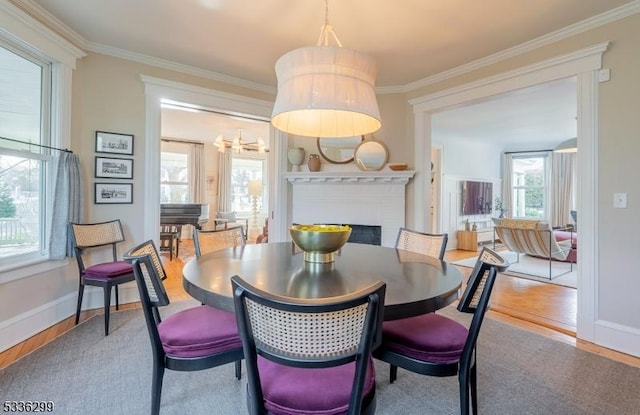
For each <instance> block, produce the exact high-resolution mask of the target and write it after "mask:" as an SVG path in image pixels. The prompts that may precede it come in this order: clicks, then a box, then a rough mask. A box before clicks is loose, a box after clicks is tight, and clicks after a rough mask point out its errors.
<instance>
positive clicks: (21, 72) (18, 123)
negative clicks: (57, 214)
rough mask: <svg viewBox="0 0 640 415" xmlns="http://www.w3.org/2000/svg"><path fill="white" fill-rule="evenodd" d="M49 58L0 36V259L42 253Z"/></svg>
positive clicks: (18, 259) (47, 173) (47, 168)
mask: <svg viewBox="0 0 640 415" xmlns="http://www.w3.org/2000/svg"><path fill="white" fill-rule="evenodd" d="M51 72H52V71H51V63H50V62H46V61H44V60H43V59H42V58H40V57H38V56H35V55H33V54H32V53H30V52H29V51H28V50H26V49H23V48H21V47H20V45H16V44H11V43H9V42H8V41H0V137H3V139H0V260H2V261H3V262H5V263H8V262H22V261H29V260H31V259H33V258H38V257H40V258H42V257H46V255H47V229H48V226H47V224H48V221H47V209H46V207H47V205H48V203H47V183H48V178H49V176H50V174H51V171H50V170H51V168H52V167H51V164H52V163H50V162H49V159H50V156H49V150H47V149H46V148H43V147H40V145H45V146H50V145H51V144H52V143H51V128H50V120H51V102H52V94H51V83H52V77H51Z"/></svg>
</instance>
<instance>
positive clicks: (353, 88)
mask: <svg viewBox="0 0 640 415" xmlns="http://www.w3.org/2000/svg"><path fill="white" fill-rule="evenodd" d="M275 69H276V76H277V78H278V95H277V97H276V102H275V105H274V107H273V114H272V117H271V124H272V125H273V126H274V127H275V128H277V129H278V130H281V131H284V132H287V133H290V134H296V135H301V136H307V137H353V136H360V135H364V134H370V133H373V132H375V131H377V130H378V129H380V126H381V125H382V123H381V122H380V110H379V109H378V102H377V101H376V94H375V89H374V88H375V78H376V65H375V62H374V61H373V60H372V59H371V58H370V57H368V56H367V55H365V54H362V53H360V52H357V51H354V50H350V49H345V48H340V47H334V46H309V47H303V48H300V49H295V50H292V51H291V52H288V53H286V54H284V55H282V56H281V57H280V59H278V61H277V62H276V66H275Z"/></svg>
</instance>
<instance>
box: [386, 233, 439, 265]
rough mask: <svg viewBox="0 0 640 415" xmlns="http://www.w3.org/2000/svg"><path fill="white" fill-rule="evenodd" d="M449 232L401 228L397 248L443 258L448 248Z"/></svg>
mask: <svg viewBox="0 0 640 415" xmlns="http://www.w3.org/2000/svg"><path fill="white" fill-rule="evenodd" d="M448 239H449V236H448V234H446V233H442V234H431V233H423V232H418V231H413V230H411V229H407V228H400V230H399V231H398V238H397V239H396V248H397V249H403V250H405V251H410V252H415V253H417V254H423V255H428V256H430V257H434V258H438V259H440V260H442V259H443V258H444V252H445V250H446V248H447V240H448Z"/></svg>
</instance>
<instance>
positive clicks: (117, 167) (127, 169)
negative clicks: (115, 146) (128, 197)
mask: <svg viewBox="0 0 640 415" xmlns="http://www.w3.org/2000/svg"><path fill="white" fill-rule="evenodd" d="M95 159H96V160H95V177H96V178H108V179H133V159H125V158H118V157H96V158H95Z"/></svg>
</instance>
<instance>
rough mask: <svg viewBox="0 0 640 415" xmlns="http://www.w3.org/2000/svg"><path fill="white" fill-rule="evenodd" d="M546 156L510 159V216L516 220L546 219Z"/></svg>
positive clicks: (531, 155)
mask: <svg viewBox="0 0 640 415" xmlns="http://www.w3.org/2000/svg"><path fill="white" fill-rule="evenodd" d="M547 159H548V157H547V155H546V154H542V153H531V154H529V155H526V156H514V157H513V159H512V171H513V177H512V182H511V183H512V191H513V196H512V215H513V217H516V218H546V217H548V214H547V213H548V210H549V207H548V204H547V200H548V199H547V194H548V191H547V189H548V179H547V177H548V168H549V167H548V162H547Z"/></svg>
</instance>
